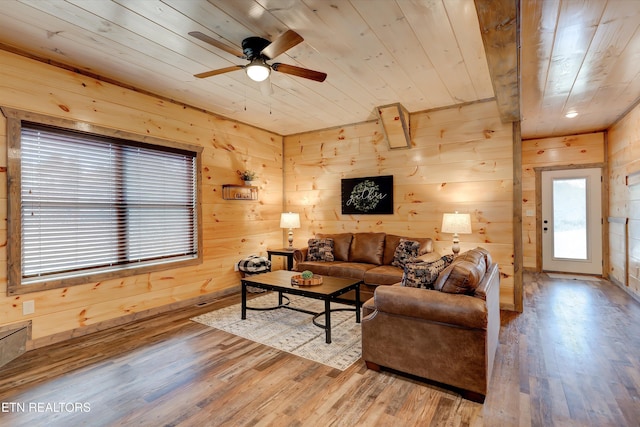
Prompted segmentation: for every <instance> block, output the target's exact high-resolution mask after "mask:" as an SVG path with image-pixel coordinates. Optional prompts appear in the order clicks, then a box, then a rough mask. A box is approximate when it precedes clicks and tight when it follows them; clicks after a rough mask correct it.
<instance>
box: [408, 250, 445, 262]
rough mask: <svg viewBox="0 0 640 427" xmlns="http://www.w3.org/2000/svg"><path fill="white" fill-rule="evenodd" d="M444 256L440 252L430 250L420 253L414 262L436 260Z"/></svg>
mask: <svg viewBox="0 0 640 427" xmlns="http://www.w3.org/2000/svg"><path fill="white" fill-rule="evenodd" d="M441 257H442V255H440V253H439V252H429V253H427V254H424V255H420V256H418V257H417V258H415V259H414V260H413V261H412V262H435V261H437V260H439V259H440V258H441Z"/></svg>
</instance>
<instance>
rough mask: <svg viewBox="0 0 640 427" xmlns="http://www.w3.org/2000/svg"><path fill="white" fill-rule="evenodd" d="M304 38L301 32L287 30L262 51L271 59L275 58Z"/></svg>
mask: <svg viewBox="0 0 640 427" xmlns="http://www.w3.org/2000/svg"><path fill="white" fill-rule="evenodd" d="M303 40H304V39H303V38H302V36H301V35H300V34H298V33H296V32H295V31H293V30H287V31H286V32H285V33H284V34H281V35H280V36H279V37H278V38H277V39H275V40H274V41H272V42H271V43H270V44H269V45H268V46H267V47H265V48H264V49H262V52H260V53H261V54H262V55H264V56H266V57H267V58H269V59H273V58H275V57H276V56H278V55H280V54H282V53H284V52H286V51H287V50H289V49H291V48H292V47H294V46H295V45H297V44H300V43H302V41H303Z"/></svg>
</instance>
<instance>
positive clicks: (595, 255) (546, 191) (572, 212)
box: [541, 168, 602, 275]
mask: <svg viewBox="0 0 640 427" xmlns="http://www.w3.org/2000/svg"><path fill="white" fill-rule="evenodd" d="M601 175H602V172H601V170H600V169H599V168H590V169H567V170H555V171H544V172H542V189H541V191H542V269H543V270H545V271H560V272H567V273H583V274H598V275H599V274H602V208H601V206H602V202H601V197H602V181H601Z"/></svg>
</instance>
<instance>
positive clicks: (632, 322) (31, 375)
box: [0, 273, 640, 427]
mask: <svg viewBox="0 0 640 427" xmlns="http://www.w3.org/2000/svg"><path fill="white" fill-rule="evenodd" d="M524 291H525V302H524V305H525V311H524V313H522V314H518V313H512V312H503V313H502V329H501V331H500V345H499V347H498V354H497V358H496V365H495V367H494V373H493V378H492V382H491V388H490V392H489V394H488V396H487V399H486V401H485V404H484V405H480V404H477V403H473V402H470V401H468V400H464V399H461V398H460V396H459V395H457V394H456V393H454V392H451V391H448V390H445V389H442V388H438V387H435V386H433V385H431V384H427V383H425V382H422V381H418V380H416V379H412V378H407V377H404V376H400V375H396V374H393V373H389V372H384V371H383V372H381V373H378V372H374V371H370V370H367V369H366V368H365V366H364V362H362V361H359V362H357V363H356V364H354V365H352V366H351V367H350V368H349V369H347V370H346V371H344V372H341V371H338V370H335V369H332V368H329V367H326V366H324V365H319V364H316V363H314V362H311V361H308V360H306V359H301V358H298V357H296V356H293V355H290V354H287V353H281V352H279V351H277V350H274V349H271V348H269V347H265V346H263V345H260V344H256V343H254V342H251V341H247V340H244V339H242V338H238V337H235V336H233V335H230V334H227V333H224V332H221V331H218V330H215V329H213V328H209V327H207V326H204V325H201V324H197V323H194V322H191V321H189V318H190V317H192V316H194V315H197V314H200V313H204V312H207V311H211V310H213V309H215V308H219V307H222V306H226V305H229V304H233V303H237V302H238V301H239V296H231V297H227V298H225V299H223V300H220V301H218V302H216V303H213V304H209V305H207V306H205V307H193V308H190V309H188V310H181V311H179V312H173V313H168V314H162V315H158V316H155V317H152V318H148V319H144V320H140V321H137V322H135V323H131V324H128V325H124V326H122V327H118V328H113V329H111V330H107V331H102V332H97V333H95V334H92V335H88V336H85V337H80V338H76V339H72V340H69V341H67V342H64V343H59V344H55V345H52V346H49V347H45V348H41V349H38V350H34V351H31V352H28V353H27V354H25V355H23V356H22V357H20V358H18V359H16V360H14V361H12V362H10V363H9V364H8V365H6V366H4V367H3V368H0V425H2V426H30V427H32V426H40V425H43V426H44V425H46V426H65V427H68V426H80V425H86V426H116V425H125V426H130V425H141V426H160V425H166V426H207V425H210V426H219V425H234V426H242V425H256V426H262V425H275V426H318V425H323V426H325V425H337V426H355V425H376V426H381V425H389V426H414V425H420V426H425V425H434V426H441V425H443V426H444V425H446V426H466V425H472V426H480V425H486V426H554V425H556V426H638V425H639V424H638V423H639V421H638V420H640V358H639V357H638V355H639V354H640V327H639V325H640V304H639V303H638V302H637V301H634V300H633V299H632V298H631V297H629V296H628V295H627V294H626V293H624V291H622V290H621V289H619V288H617V287H616V286H615V285H612V284H611V283H608V282H605V281H602V282H589V281H582V280H577V281H574V280H550V279H549V278H548V277H547V276H546V275H545V274H531V273H525V288H524ZM47 405H48V406H47Z"/></svg>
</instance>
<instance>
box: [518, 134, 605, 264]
mask: <svg viewBox="0 0 640 427" xmlns="http://www.w3.org/2000/svg"><path fill="white" fill-rule="evenodd" d="M604 147H605V144H604V133H603V132H597V133H588V134H581V135H570V136H561V137H553V138H541V139H529V140H523V141H522V246H523V258H524V262H523V265H524V267H525V268H527V269H531V270H535V269H536V268H537V259H536V254H537V253H538V252H537V250H536V249H537V245H538V241H537V235H536V221H537V217H536V212H537V210H536V200H537V199H538V196H539V195H538V193H537V192H538V191H539V190H538V189H536V173H535V168H541V167H562V166H567V167H571V166H573V165H581V164H593V163H603V162H604V161H605V156H604V152H605V148H604ZM527 213H529V214H533V215H527Z"/></svg>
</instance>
